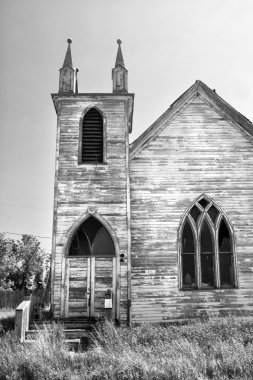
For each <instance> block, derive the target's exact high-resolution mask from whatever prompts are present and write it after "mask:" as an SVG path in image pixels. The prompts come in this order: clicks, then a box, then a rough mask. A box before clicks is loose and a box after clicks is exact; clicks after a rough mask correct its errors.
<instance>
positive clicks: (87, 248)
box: [69, 216, 115, 257]
mask: <svg viewBox="0 0 253 380" xmlns="http://www.w3.org/2000/svg"><path fill="white" fill-rule="evenodd" d="M69 256H86V257H87V256H88V257H91V256H96V257H112V256H115V247H114V243H113V241H112V238H111V236H110V234H109V232H108V231H107V229H106V228H105V227H104V226H103V225H102V224H101V223H100V222H99V221H98V220H97V219H96V218H94V217H92V216H91V217H89V218H88V219H86V220H85V221H84V222H83V223H82V224H81V225H80V227H79V228H78V229H77V230H76V232H75V234H74V236H73V238H72V242H71V245H70V249H69Z"/></svg>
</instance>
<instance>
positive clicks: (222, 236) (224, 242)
mask: <svg viewBox="0 0 253 380" xmlns="http://www.w3.org/2000/svg"><path fill="white" fill-rule="evenodd" d="M219 251H220V252H231V241H230V234H229V230H228V228H227V225H226V223H225V221H224V219H222V221H221V224H220V229H219Z"/></svg>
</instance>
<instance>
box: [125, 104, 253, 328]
mask: <svg viewBox="0 0 253 380" xmlns="http://www.w3.org/2000/svg"><path fill="white" fill-rule="evenodd" d="M130 182H131V188H130V189H131V241H132V243H131V251H132V280H131V281H132V321H133V322H142V321H152V322H159V321H166V320H168V319H175V318H188V317H194V316H200V315H214V316H215V315H218V314H219V313H220V312H222V311H226V312H229V311H230V310H235V309H237V310H238V311H239V312H244V311H251V312H253V233H252V232H253V139H252V137H250V136H249V135H248V134H247V133H246V132H244V131H242V130H241V129H240V127H238V126H237V125H232V124H229V123H228V122H227V121H226V120H225V119H224V118H223V117H221V116H220V115H219V114H218V113H217V112H216V111H214V110H213V109H211V108H210V107H209V106H208V105H207V104H206V103H205V102H203V101H202V100H201V98H200V97H197V98H196V99H195V100H194V101H193V102H192V103H191V104H189V105H188V106H187V107H186V108H185V109H184V110H183V111H181V113H179V114H178V115H177V117H176V118H175V119H174V120H173V121H172V122H171V123H170V125H168V126H166V128H165V129H164V130H163V131H162V132H161V133H160V134H159V135H157V136H156V137H155V138H154V139H153V140H152V141H150V142H149V144H148V145H147V146H146V147H145V148H144V149H143V150H142V151H141V152H139V153H138V154H137V156H136V157H135V158H134V159H133V160H132V161H131V162H130ZM203 193H205V194H206V195H207V196H209V197H210V198H212V199H213V200H214V201H215V202H216V203H217V204H218V205H219V206H220V207H221V208H222V209H223V210H224V212H225V213H226V215H227V217H228V218H229V220H230V222H231V224H232V226H233V229H234V234H235V254H236V258H237V274H238V288H237V289H235V288H234V289H213V290H195V291H181V290H179V276H178V274H179V257H178V254H179V253H178V232H179V227H180V222H181V220H182V217H183V215H184V213H185V211H186V210H187V208H188V207H189V206H190V204H191V203H192V202H193V201H194V200H195V199H196V198H197V197H199V196H200V195H201V194H203Z"/></svg>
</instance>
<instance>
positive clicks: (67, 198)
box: [52, 94, 131, 320]
mask: <svg viewBox="0 0 253 380" xmlns="http://www.w3.org/2000/svg"><path fill="white" fill-rule="evenodd" d="M129 98H131V96H128V95H122V96H114V95H109V94H105V95H87V94H79V95H72V96H61V95H57V94H56V95H53V99H54V102H55V104H56V108H57V109H58V111H57V113H58V133H57V147H56V175H55V211H54V239H55V241H54V245H53V249H54V258H53V276H52V293H53V294H52V295H53V305H54V316H55V317H58V316H65V315H66V302H67V301H66V300H67V299H68V281H67V275H68V269H67V267H66V259H65V256H66V254H67V248H66V247H67V242H68V239H69V237H70V235H69V234H70V231H71V228H72V226H73V225H74V224H75V223H77V221H78V220H79V219H80V218H84V217H85V216H86V215H88V210H89V207H91V208H94V207H95V214H94V215H95V216H99V217H102V218H103V220H104V221H105V222H107V223H108V225H109V226H110V227H111V229H112V230H113V232H114V233H115V238H116V240H117V244H118V252H117V265H116V266H117V276H118V277H117V285H118V286H117V289H118V290H117V291H118V296H117V297H115V300H117V302H118V305H117V310H118V311H117V318H121V319H122V320H126V312H127V311H126V300H127V257H128V215H127V213H128V208H127V196H128V194H129V189H127V184H128V182H127V179H128V170H127V167H128V128H129V125H128V122H129V118H128V115H127V112H128V111H129V109H128V108H127V107H128V105H129V104H128V102H129ZM91 106H96V107H97V108H98V109H99V110H100V111H101V112H102V113H103V116H104V123H105V138H106V163H101V164H80V165H79V164H78V155H79V142H80V124H81V123H82V117H83V115H84V113H85V111H86V110H87V109H88V108H89V107H91ZM128 203H129V201H128ZM116 248H117V247H116ZM120 254H124V262H122V263H120ZM76 270H79V269H78V268H76ZM73 275H74V273H73V268H72V269H71V276H73ZM76 275H77V272H76ZM71 281H72V280H71ZM73 281H74V280H73ZM70 292H71V289H70ZM70 297H71V294H70ZM80 302H81V300H80ZM70 305H71V304H70ZM76 307H78V306H76ZM119 313H120V315H119Z"/></svg>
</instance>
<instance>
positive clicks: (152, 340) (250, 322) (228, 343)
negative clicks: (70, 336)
mask: <svg viewBox="0 0 253 380" xmlns="http://www.w3.org/2000/svg"><path fill="white" fill-rule="evenodd" d="M0 379H1V380H4V379H8V380H16V379H24V380H25V379H27V380H28V379H29V380H33V379H40V380H43V379H50V380H52V379H53V380H57V379H59V380H60V379H67V380H69V379H71V380H79V379H80V380H81V379H82V380H90V379H171V380H177V379H178V380H184V379H189V380H194V379H196V380H205V379H216V380H225V379H241V380H242V379H247V380H250V379H253V319H250V318H237V319H233V318H224V319H219V320H209V321H207V322H195V323H193V324H190V325H184V326H167V327H163V326H154V325H148V324H144V325H142V326H139V327H131V328H123V327H120V328H118V327H114V326H113V325H112V324H111V323H106V324H105V325H104V326H100V327H99V328H98V331H97V333H96V334H95V335H94V337H93V339H92V348H91V349H90V350H89V351H87V352H78V353H73V352H69V351H68V350H67V347H66V345H65V343H64V334H63V329H62V327H61V326H59V325H54V326H53V327H50V326H48V327H47V328H46V330H45V331H44V332H39V334H38V338H37V340H36V341H35V342H34V343H30V344H27V343H26V344H21V343H19V342H18V341H17V340H16V339H15V336H14V333H13V332H8V333H6V334H4V335H3V336H2V337H1V338H0Z"/></svg>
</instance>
